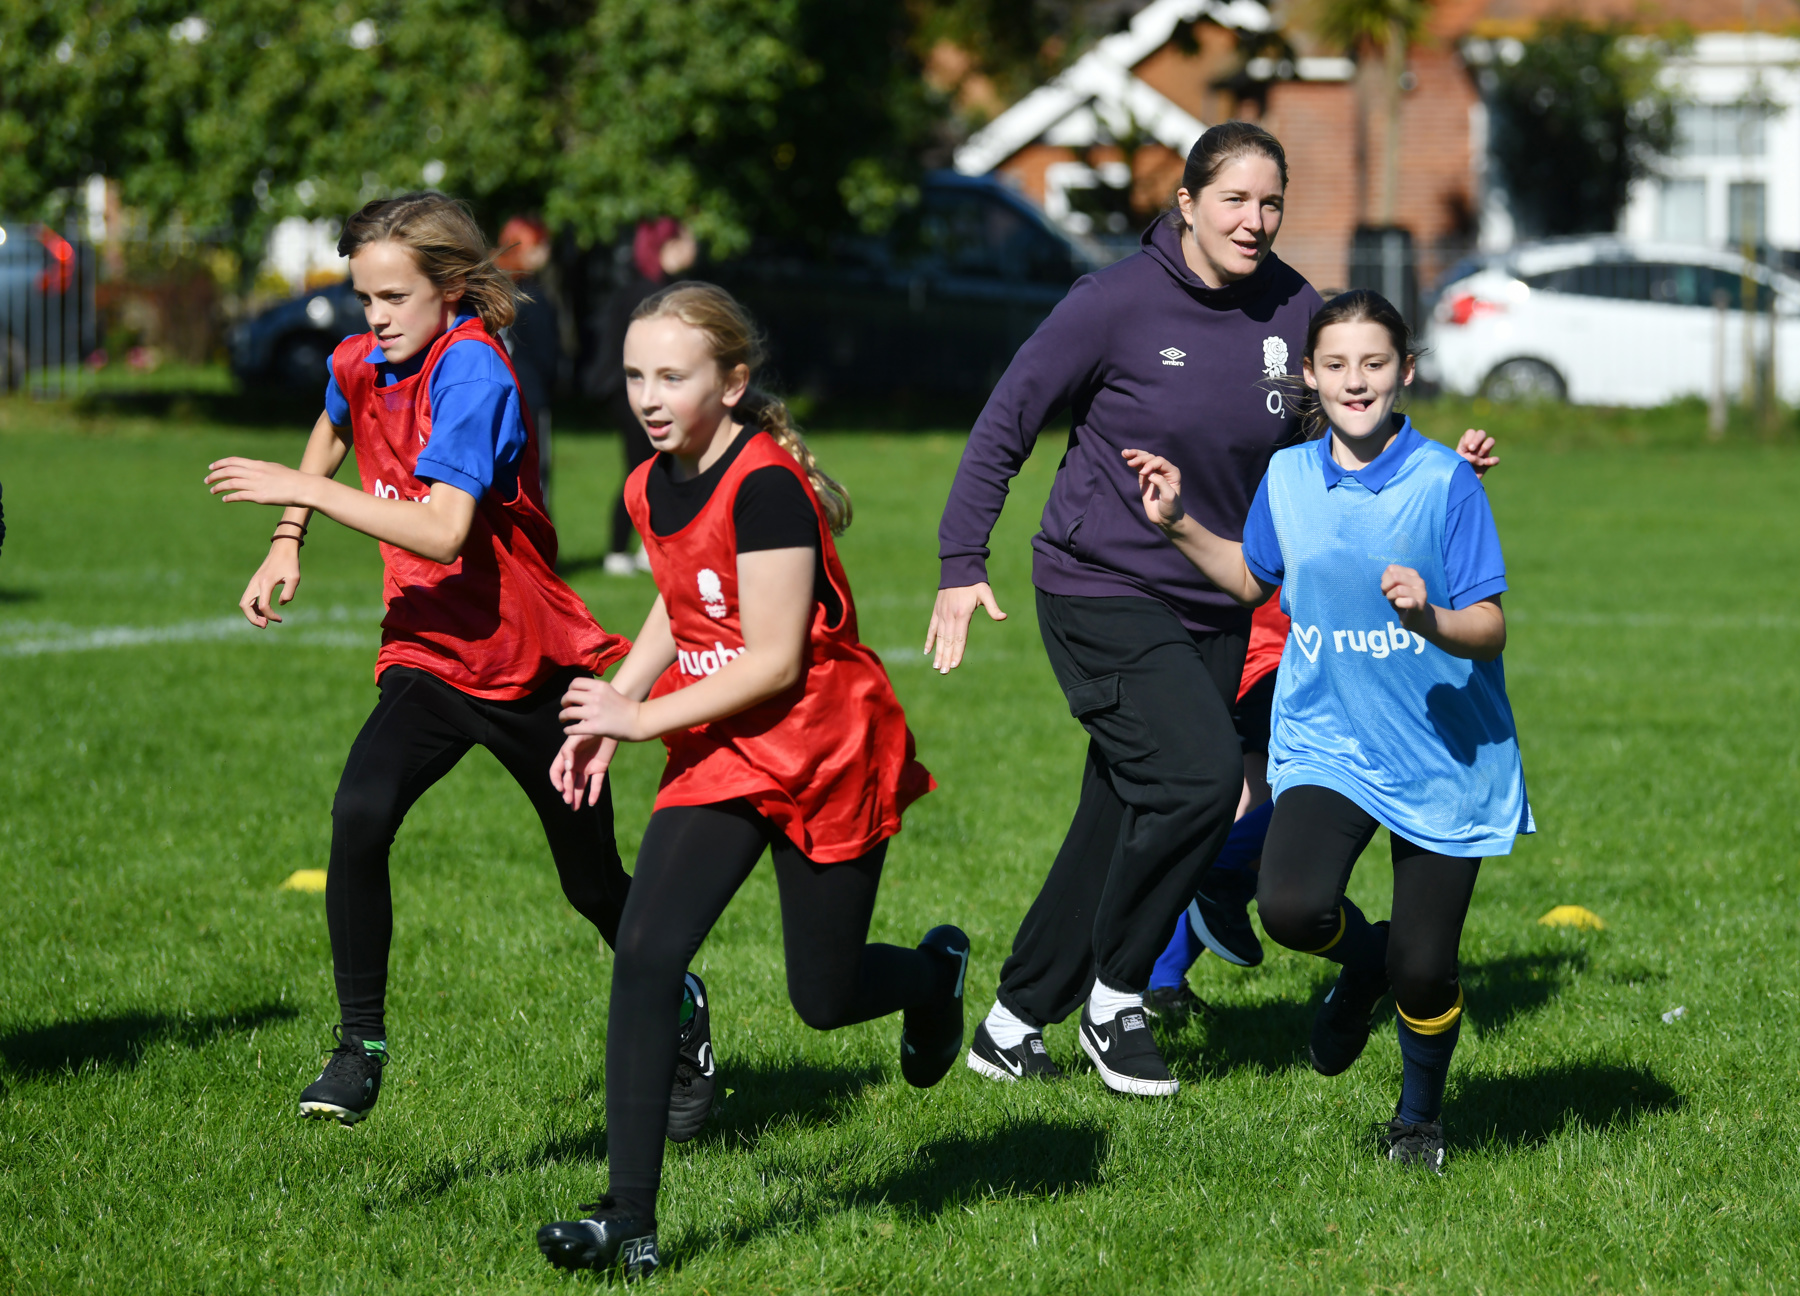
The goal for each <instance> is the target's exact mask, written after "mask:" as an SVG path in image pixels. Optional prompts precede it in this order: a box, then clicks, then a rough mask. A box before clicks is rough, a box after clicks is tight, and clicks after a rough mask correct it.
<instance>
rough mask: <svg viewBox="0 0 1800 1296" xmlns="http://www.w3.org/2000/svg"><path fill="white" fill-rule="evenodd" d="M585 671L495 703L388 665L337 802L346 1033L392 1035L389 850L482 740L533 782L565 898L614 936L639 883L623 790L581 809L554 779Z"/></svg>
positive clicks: (336, 929)
mask: <svg viewBox="0 0 1800 1296" xmlns="http://www.w3.org/2000/svg"><path fill="white" fill-rule="evenodd" d="M586 674H588V672H586V671H581V670H575V669H570V670H568V671H565V672H562V673H561V674H558V675H556V676H555V677H553V678H552V679H551V680H550V681H549V682H548V683H547V684H545V685H544V686H543V687H542V688H540V689H538V690H537V691H536V692H535V693H533V694H532V695H531V696H530V697H526V698H521V699H520V700H519V701H517V702H487V701H483V700H482V699H481V698H476V697H470V696H469V695H468V694H467V693H464V692H462V691H461V690H460V689H455V688H452V687H451V686H450V685H448V684H446V683H444V682H443V681H442V680H440V679H438V678H437V677H436V676H435V675H430V674H427V673H426V672H425V671H422V670H414V669H412V668H411V667H405V666H391V667H389V668H388V669H387V670H385V671H383V672H382V673H381V700H380V701H379V702H377V703H376V704H375V710H374V711H373V712H372V713H371V714H370V716H369V718H368V720H367V721H366V722H365V723H364V724H363V727H362V732H361V733H359V734H358V735H357V736H356V742H355V743H354V744H353V745H352V746H351V748H350V758H349V759H348V760H347V761H345V763H344V776H343V779H342V780H341V781H340V782H339V783H338V790H337V799H336V800H335V801H333V802H332V806H331V869H330V871H329V872H328V873H327V875H326V880H325V919H326V923H327V924H328V926H329V927H330V930H331V962H332V968H333V972H334V973H335V975H336V978H337V992H338V1006H339V1010H340V1012H341V1013H342V1020H343V1024H344V1030H345V1033H346V1034H354V1035H360V1036H362V1037H364V1038H367V1039H384V1038H386V1024H385V1022H384V1021H383V1011H384V1007H385V1004H386V999H387V964H388V944H389V942H390V941H391V939H392V938H393V933H394V901H393V895H392V892H391V890H390V889H389V886H388V848H389V847H390V846H392V845H393V842H394V834H395V833H397V832H398V831H399V830H400V821H401V820H402V819H404V818H406V812H407V811H408V810H410V809H411V808H412V804H413V802H415V801H417V800H418V799H419V798H420V797H421V796H423V795H424V793H425V790H426V789H427V788H429V787H430V786H431V785H432V784H433V783H436V782H437V781H438V780H439V779H441V778H443V777H444V775H446V774H448V773H449V772H450V771H451V769H453V768H454V767H455V765H456V762H457V761H459V760H461V759H462V758H463V755H464V754H465V753H466V752H467V751H468V750H469V749H470V748H471V747H475V746H481V747H486V748H487V749H488V750H489V751H491V752H492V753H494V755H495V757H496V758H498V760H499V761H500V763H501V764H502V765H503V766H505V767H506V772H507V773H509V774H511V775H512V776H513V778H515V779H517V780H518V783H519V786H520V787H522V788H523V789H525V795H526V796H528V797H530V798H531V804H532V806H533V808H535V809H536V810H537V812H538V817H539V818H540V819H542V820H543V823H544V835H545V836H546V837H548V838H549V840H550V855H551V858H553V859H554V860H555V861H556V871H557V873H558V874H559V875H560V876H561V878H562V888H563V894H564V895H566V896H568V898H569V903H570V904H572V905H574V906H575V908H576V910H577V911H578V912H579V913H580V914H581V915H582V916H583V917H584V918H586V919H588V921H590V922H592V923H593V924H594V926H596V927H598V928H599V929H600V934H601V936H603V937H604V938H605V939H606V941H607V943H608V944H612V943H613V941H614V939H615V936H616V933H617V932H618V928H619V915H620V912H621V911H622V910H623V909H624V907H625V894H626V890H627V888H628V887H629V886H630V883H631V879H630V878H628V877H627V876H626V875H625V870H624V868H623V867H621V865H620V863H619V848H618V846H617V845H616V844H615V843H614V841H613V812H612V790H611V788H610V787H606V786H602V788H601V792H600V800H599V804H597V805H594V806H584V807H583V808H582V809H580V810H571V809H570V808H569V807H568V806H567V805H565V804H563V801H562V798H561V797H560V796H558V795H557V792H556V789H555V788H554V787H553V786H551V783H550V762H551V760H552V759H553V758H554V757H555V755H556V753H557V750H558V749H559V748H560V747H561V746H562V742H563V729H562V723H561V721H559V720H558V719H557V712H558V711H559V710H560V709H561V700H562V695H563V693H564V692H565V691H566V690H567V689H568V687H569V681H570V680H572V679H575V678H577V677H578V676H583V675H586Z"/></svg>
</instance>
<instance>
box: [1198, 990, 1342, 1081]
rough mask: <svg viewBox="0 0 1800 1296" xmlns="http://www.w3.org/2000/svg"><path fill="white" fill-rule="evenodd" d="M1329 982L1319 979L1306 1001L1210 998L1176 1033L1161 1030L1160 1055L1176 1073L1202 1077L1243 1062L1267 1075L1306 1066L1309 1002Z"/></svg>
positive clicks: (1242, 1065) (1208, 1077)
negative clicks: (1227, 1001)
mask: <svg viewBox="0 0 1800 1296" xmlns="http://www.w3.org/2000/svg"><path fill="white" fill-rule="evenodd" d="M1330 984H1331V983H1330V981H1329V980H1321V981H1320V983H1319V985H1318V986H1317V987H1316V988H1315V993H1314V994H1312V995H1311V996H1310V997H1308V999H1307V1001H1306V1002H1305V1003H1295V1002H1294V1001H1293V1000H1291V999H1277V1000H1273V1001H1264V1002H1262V1003H1256V1004H1218V1003H1215V1004H1213V1005H1212V1012H1210V1013H1196V1014H1195V1015H1194V1016H1193V1017H1191V1018H1189V1019H1188V1022H1187V1024H1186V1025H1185V1026H1183V1027H1182V1028H1181V1029H1180V1031H1179V1032H1178V1033H1176V1032H1171V1033H1170V1034H1169V1035H1165V1036H1163V1056H1164V1057H1165V1058H1166V1059H1167V1060H1168V1062H1169V1064H1170V1065H1171V1066H1172V1067H1174V1068H1175V1069H1176V1071H1177V1073H1178V1074H1179V1075H1182V1076H1194V1077H1196V1078H1199V1079H1205V1080H1217V1079H1220V1078H1222V1077H1224V1076H1227V1075H1230V1074H1231V1073H1232V1072H1233V1071H1240V1070H1243V1069H1244V1068H1245V1067H1249V1068H1252V1069H1253V1070H1256V1071H1260V1072H1261V1073H1262V1074H1264V1075H1271V1074H1273V1073H1274V1072H1276V1071H1285V1070H1287V1069H1288V1068H1289V1067H1296V1066H1299V1067H1303V1066H1306V1065H1307V1061H1306V1041H1307V1038H1308V1036H1309V1035H1310V1034H1311V1032H1312V1019H1313V1007H1314V1005H1315V1004H1316V1003H1317V1002H1318V1000H1319V999H1320V998H1321V997H1322V996H1323V995H1324V993H1325V987H1326V986H1328V985H1330Z"/></svg>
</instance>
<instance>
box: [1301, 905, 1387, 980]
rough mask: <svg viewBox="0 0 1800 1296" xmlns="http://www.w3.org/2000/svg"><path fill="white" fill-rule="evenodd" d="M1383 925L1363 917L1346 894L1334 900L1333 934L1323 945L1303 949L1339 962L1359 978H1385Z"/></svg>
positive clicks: (1385, 929)
mask: <svg viewBox="0 0 1800 1296" xmlns="http://www.w3.org/2000/svg"><path fill="white" fill-rule="evenodd" d="M1387 932H1388V929H1387V924H1386V923H1372V922H1370V921H1369V920H1368V919H1367V918H1365V917H1363V911H1362V910H1361V909H1358V908H1357V907H1356V905H1355V904H1353V903H1352V902H1351V901H1350V899H1349V898H1348V897H1345V898H1343V899H1341V900H1339V901H1338V924H1337V933H1336V934H1335V935H1334V936H1332V938H1331V939H1330V940H1329V941H1327V942H1326V943H1325V944H1324V945H1323V946H1321V947H1320V948H1319V949H1316V950H1309V951H1307V952H1308V953H1310V954H1317V955H1319V956H1320V957H1321V958H1328V959H1330V960H1331V961H1332V962H1333V963H1342V964H1343V965H1344V967H1345V969H1347V970H1348V971H1349V972H1351V973H1352V974H1354V975H1355V976H1356V977H1357V978H1358V979H1359V980H1360V979H1365V978H1371V977H1372V978H1377V979H1379V980H1380V981H1382V982H1383V983H1384V984H1385V983H1386V981H1387Z"/></svg>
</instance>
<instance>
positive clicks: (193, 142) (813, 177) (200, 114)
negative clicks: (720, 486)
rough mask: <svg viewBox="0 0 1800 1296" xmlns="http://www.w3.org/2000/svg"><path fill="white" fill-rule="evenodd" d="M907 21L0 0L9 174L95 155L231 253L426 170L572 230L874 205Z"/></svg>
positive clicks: (709, 227)
mask: <svg viewBox="0 0 1800 1296" xmlns="http://www.w3.org/2000/svg"><path fill="white" fill-rule="evenodd" d="M905 34H906V33H905V28H904V14H903V12H902V10H901V8H900V6H899V4H898V0H692V2H691V3H683V4H668V3H661V2H659V0H597V2H589V3H585V4H555V3H530V2H528V0H521V2H520V3H515V4H512V5H506V6H500V5H494V4H491V3H487V2H486V0H386V2H385V3H374V4H369V5H367V6H361V5H351V4H348V3H342V4H338V5H336V6H331V5H324V4H305V5H294V4H289V3H285V2H284V0H93V3H88V4H76V3H72V2H71V0H0V192H3V193H4V194H5V197H6V205H7V206H8V207H10V208H11V209H12V210H14V211H25V212H44V213H48V212H50V211H51V210H52V209H54V208H55V207H57V206H58V205H59V204H61V203H64V202H66V201H67V199H68V196H69V194H70V191H71V190H72V188H73V186H75V185H77V184H78V183H80V182H81V181H82V180H83V179H84V178H85V177H86V176H88V175H90V174H93V173H95V172H101V173H104V174H106V175H108V176H111V177H114V178H116V179H117V180H118V181H119V182H120V184H121V188H122V196H123V198H124V201H125V203H126V204H127V205H128V206H129V207H132V208H134V209H136V210H138V211H139V212H141V213H142V214H143V215H144V217H145V218H146V219H147V220H148V221H149V222H150V223H151V224H152V225H154V226H159V227H160V226H162V225H165V224H167V223H169V222H172V221H173V222H181V223H185V224H186V225H188V226H190V227H199V228H203V229H225V230H230V231H231V232H232V233H233V234H234V235H235V236H236V237H237V238H238V240H239V243H240V246H241V247H242V248H243V249H244V250H246V251H251V250H256V249H260V247H261V244H262V240H263V238H264V236H265V235H266V233H267V231H268V228H269V227H270V226H271V225H272V224H273V223H274V222H275V221H276V220H278V219H280V218H281V217H283V216H289V215H302V216H320V215H341V214H343V213H345V212H347V211H349V210H352V209H354V208H355V207H356V206H358V205H360V204H361V203H362V202H365V201H367V200H368V199H369V198H371V197H374V196H377V195H380V194H384V193H390V192H398V191H401V190H405V189H411V188H419V187H423V186H426V185H431V184H435V185H436V186H438V187H441V188H443V189H445V190H446V191H448V192H451V193H455V194H457V195H459V196H462V197H465V198H468V199H470V200H471V201H473V202H474V203H475V205H476V207H477V209H478V212H479V214H480V215H482V216H483V218H484V219H486V220H487V221H488V222H489V223H490V224H491V223H492V222H493V221H494V220H496V219H497V218H499V217H501V216H503V215H504V214H506V212H508V211H510V210H516V209H521V208H542V209H544V210H546V211H547V212H548V213H549V214H550V215H551V216H552V217H553V218H554V219H557V220H566V221H568V222H570V223H571V224H572V225H573V226H574V227H575V228H576V229H577V230H578V231H579V232H580V233H581V235H582V236H583V237H586V238H594V237H605V236H608V235H610V234H612V233H613V232H614V231H616V230H617V229H618V228H619V227H620V226H621V225H624V224H626V223H628V222H630V221H633V220H636V219H639V218H641V217H645V216H653V215H658V214H663V213H667V212H678V213H681V214H684V215H686V216H688V217H690V218H691V219H692V220H693V222H694V224H695V226H696V228H697V229H698V230H699V231H700V232H701V233H702V234H703V236H705V237H707V238H708V239H709V240H710V241H711V242H712V243H713V244H714V245H715V247H717V248H719V249H721V250H728V249H732V248H735V247H739V246H742V245H743V244H744V243H745V242H746V241H747V239H748V237H749V235H750V234H751V233H752V232H753V231H754V232H764V231H767V232H773V233H795V232H797V233H803V234H808V235H816V234H817V233H820V232H822V231H828V230H830V229H833V228H836V227H838V226H841V225H843V224H845V223H846V222H848V221H851V220H854V221H856V222H857V223H860V224H862V225H864V226H870V225H879V224H880V223H881V222H882V221H883V220H884V219H885V218H886V216H887V215H888V214H889V213H890V212H891V211H892V209H893V207H894V205H895V204H896V203H897V202H899V201H901V200H903V199H904V198H905V196H906V192H907V191H906V184H907V181H908V180H909V178H910V174H909V169H910V165H911V163H910V160H911V158H912V156H913V153H914V151H915V149H914V145H915V144H916V142H917V140H918V139H919V138H920V137H921V134H922V132H923V131H924V129H925V128H926V126H927V124H928V123H927V118H926V116H925V113H924V109H923V105H924V100H923V92H922V91H921V90H920V89H919V88H918V80H917V76H916V69H915V67H914V65H913V64H912V62H911V60H910V57H909V56H908V55H907V53H906V48H905V43H904V38H905ZM440 168H441V170H440ZM846 182H849V183H848V184H846ZM846 188H848V189H849V193H848V194H846V192H845V189H846Z"/></svg>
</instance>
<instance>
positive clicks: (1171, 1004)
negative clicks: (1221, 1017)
mask: <svg viewBox="0 0 1800 1296" xmlns="http://www.w3.org/2000/svg"><path fill="white" fill-rule="evenodd" d="M1144 1008H1145V1010H1146V1011H1147V1012H1149V1014H1150V1015H1151V1016H1152V1017H1160V1018H1162V1019H1163V1020H1165V1021H1167V1022H1168V1023H1169V1025H1171V1026H1180V1025H1181V1024H1182V1023H1183V1022H1185V1021H1187V1019H1188V1018H1189V1017H1192V1016H1193V1015H1194V1014H1195V1013H1197V1012H1203V1013H1206V1014H1207V1015H1208V1016H1217V1015H1218V1014H1217V1010H1216V1009H1214V1008H1213V1006H1212V1005H1211V1004H1209V1003H1207V1002H1206V1000H1204V999H1202V998H1201V997H1200V996H1199V995H1197V994H1195V993H1194V992H1193V990H1191V989H1190V988H1189V987H1188V983H1187V982H1186V981H1183V982H1182V983H1181V984H1180V985H1172V986H1152V987H1151V988H1150V989H1148V990H1146V991H1144Z"/></svg>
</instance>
